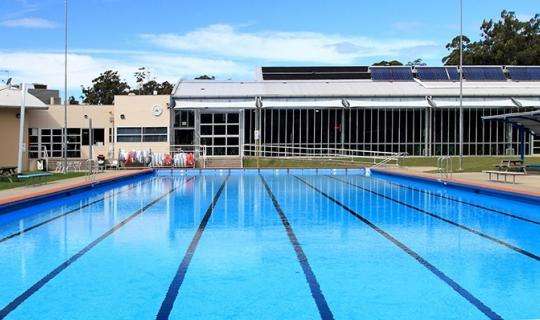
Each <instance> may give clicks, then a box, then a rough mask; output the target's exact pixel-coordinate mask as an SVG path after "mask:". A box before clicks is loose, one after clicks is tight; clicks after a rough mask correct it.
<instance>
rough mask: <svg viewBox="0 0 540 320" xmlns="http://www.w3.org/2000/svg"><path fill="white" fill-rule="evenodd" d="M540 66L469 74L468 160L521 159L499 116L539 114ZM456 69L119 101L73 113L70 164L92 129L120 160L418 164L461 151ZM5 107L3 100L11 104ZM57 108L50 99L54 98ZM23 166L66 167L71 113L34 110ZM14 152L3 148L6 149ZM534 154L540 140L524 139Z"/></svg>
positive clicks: (298, 79) (195, 87)
mask: <svg viewBox="0 0 540 320" xmlns="http://www.w3.org/2000/svg"><path fill="white" fill-rule="evenodd" d="M539 75H540V68H539V67H513V66H505V67H501V66H482V67H476V66H466V67H464V68H463V77H464V79H465V80H464V85H463V91H462V94H463V100H462V101H463V102H462V103H463V104H462V107H463V111H464V112H463V153H464V155H471V156H477V155H478V156H480V155H509V154H517V153H518V150H519V148H520V145H519V142H518V141H519V135H520V133H519V132H518V130H516V129H514V128H513V127H512V126H511V125H508V124H504V123H502V122H484V121H482V117H483V116H492V115H498V114H505V113H510V112H518V111H530V110H535V109H537V108H540V76H539ZM11 90H15V89H13V88H11V89H10V88H4V89H3V90H0V109H1V110H0V112H1V115H2V117H0V118H1V119H0V121H2V122H3V123H4V122H5V123H6V124H5V125H3V126H2V127H1V128H0V130H2V137H5V141H8V140H9V141H14V142H15V143H11V142H10V143H9V145H8V149H9V150H6V151H8V152H5V153H3V155H1V156H0V162H1V164H2V165H9V164H14V161H15V163H16V157H13V156H12V155H13V154H16V150H13V151H11V149H13V147H15V148H16V147H17V143H16V142H17V139H18V135H17V132H18V131H17V130H18V129H17V128H18V121H19V118H18V114H19V113H18V105H17V104H16V103H13V102H12V103H11V104H12V105H11V106H10V105H9V103H8V102H6V103H2V100H1V99H2V98H3V97H4V96H5V95H6V94H5V92H8V91H11ZM459 97H460V85H459V70H458V68H457V67H262V68H259V69H258V70H257V76H256V79H255V80H253V81H217V80H191V81H184V80H181V81H179V82H178V83H177V84H176V86H175V88H174V90H173V92H172V94H171V95H170V96H168V95H155V96H116V97H115V101H114V105H109V106H91V105H70V106H69V109H68V129H67V137H68V142H67V147H68V150H67V157H68V158H74V159H77V158H81V159H86V158H87V157H88V153H89V148H88V146H89V145H90V144H91V142H90V141H89V139H90V136H91V135H90V131H89V129H88V126H89V119H92V124H93V129H92V133H93V134H92V136H93V142H92V144H93V145H94V148H93V151H94V155H97V154H104V155H106V156H107V157H113V158H114V157H116V155H117V153H118V150H121V149H123V150H135V149H136V150H140V149H151V150H153V151H154V152H163V153H167V152H171V151H173V150H175V149H178V148H182V149H183V150H191V149H193V150H198V149H199V148H200V146H205V153H206V155H207V156H208V157H215V158H231V159H241V158H242V157H243V156H249V155H253V154H254V150H255V148H256V147H259V149H258V152H261V153H259V154H262V155H266V156H288V155H294V154H306V153H311V154H323V153H330V152H336V150H342V149H348V150H349V149H354V150H371V151H376V152H395V153H398V152H402V153H407V154H408V155H410V156H440V155H457V154H458V153H459V113H460V112H459V111H460V107H461V105H460V99H459ZM4 100H6V99H4ZM53 100H54V99H53ZM28 109H29V111H28V114H27V115H26V121H25V127H26V128H25V130H24V132H25V133H26V136H25V142H26V146H27V148H26V149H27V152H26V153H25V164H26V166H28V167H29V168H32V167H33V166H34V162H35V161H34V159H37V158H41V157H42V156H43V153H44V152H45V150H46V152H47V156H48V158H49V159H51V160H52V161H51V162H53V160H54V159H59V158H61V157H62V127H63V107H62V106H61V105H59V104H57V103H56V102H55V101H53V104H46V103H44V104H43V105H41V106H40V107H36V108H28ZM4 143H6V142H3V144H4ZM524 147H525V151H526V153H527V154H540V140H535V138H534V135H533V134H530V135H528V136H527V137H525V143H524ZM4 149H5V148H4Z"/></svg>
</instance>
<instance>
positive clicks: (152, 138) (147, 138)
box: [143, 135, 167, 142]
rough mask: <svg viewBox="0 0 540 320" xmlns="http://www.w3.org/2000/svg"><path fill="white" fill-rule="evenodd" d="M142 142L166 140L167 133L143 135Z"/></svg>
mask: <svg viewBox="0 0 540 320" xmlns="http://www.w3.org/2000/svg"><path fill="white" fill-rule="evenodd" d="M143 142H167V135H153V136H148V135H147V136H143Z"/></svg>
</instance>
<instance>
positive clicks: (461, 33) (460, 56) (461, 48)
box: [459, 0, 463, 171]
mask: <svg viewBox="0 0 540 320" xmlns="http://www.w3.org/2000/svg"><path fill="white" fill-rule="evenodd" d="M459 171H463V0H459Z"/></svg>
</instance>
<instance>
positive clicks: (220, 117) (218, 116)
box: [214, 113, 225, 123]
mask: <svg viewBox="0 0 540 320" xmlns="http://www.w3.org/2000/svg"><path fill="white" fill-rule="evenodd" d="M214 123H225V114H224V113H214Z"/></svg>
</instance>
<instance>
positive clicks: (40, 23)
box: [0, 18, 57, 29]
mask: <svg viewBox="0 0 540 320" xmlns="http://www.w3.org/2000/svg"><path fill="white" fill-rule="evenodd" d="M0 25H2V26H4V27H8V28H32V29H53V28H56V27H57V24H56V23H55V22H54V21H50V20H47V19H42V18H21V19H12V20H4V21H2V22H0Z"/></svg>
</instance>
